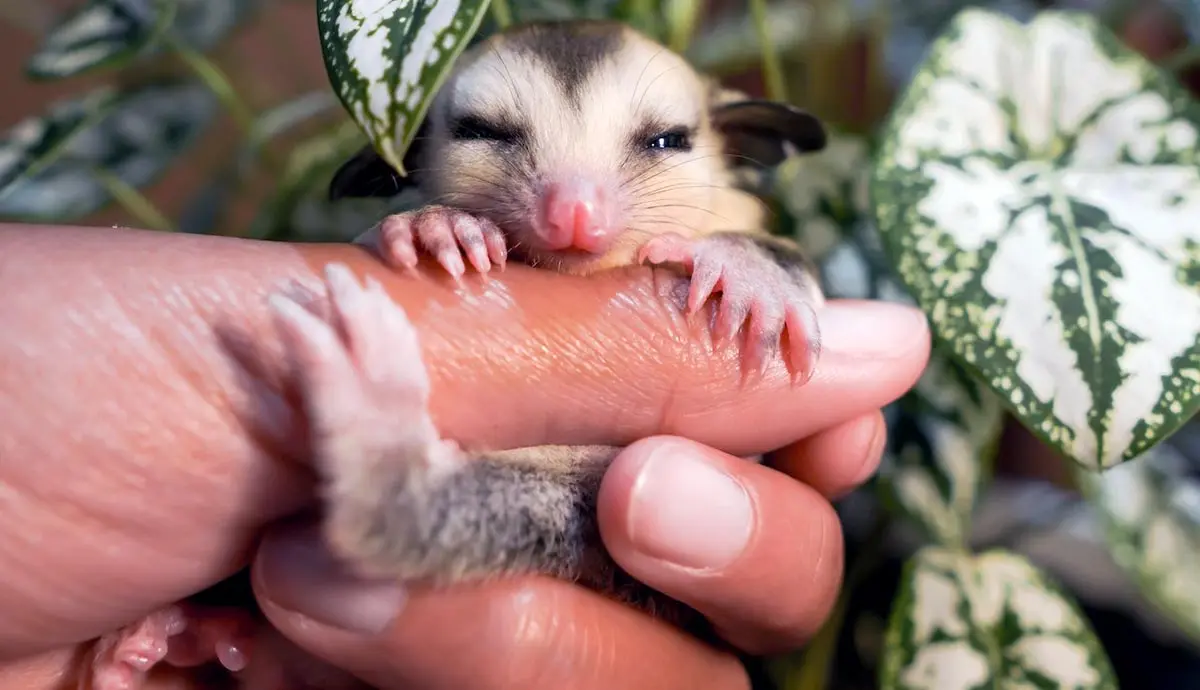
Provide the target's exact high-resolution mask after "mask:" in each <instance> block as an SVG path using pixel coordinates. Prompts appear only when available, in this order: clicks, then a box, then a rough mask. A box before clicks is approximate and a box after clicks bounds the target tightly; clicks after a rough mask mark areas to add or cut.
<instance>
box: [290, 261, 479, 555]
mask: <svg viewBox="0 0 1200 690" xmlns="http://www.w3.org/2000/svg"><path fill="white" fill-rule="evenodd" d="M325 281H326V285H327V288H328V291H329V297H330V300H329V301H330V309H331V312H332V314H331V317H330V319H329V320H328V321H326V320H323V319H321V318H319V317H318V316H316V315H315V314H313V313H312V312H310V311H308V310H307V309H305V308H304V307H303V306H301V305H300V304H299V303H297V302H295V301H293V300H292V299H291V298H290V297H288V296H286V295H285V294H284V293H280V294H277V295H274V296H272V298H271V305H272V307H273V308H274V310H275V313H276V316H277V318H278V321H279V324H280V326H281V329H282V331H283V333H284V335H285V340H286V344H287V346H288V349H289V350H290V353H291V356H292V357H293V358H294V359H295V361H296V364H297V365H298V366H297V373H298V374H299V377H300V381H301V398H302V400H303V404H304V406H305V409H306V410H307V413H308V417H309V424H310V428H311V429H312V433H313V442H312V446H313V449H314V452H315V454H316V464H317V466H318V468H319V469H320V470H321V472H322V474H323V476H324V479H325V480H326V482H327V485H328V491H327V493H326V499H327V501H328V502H329V503H330V507H329V511H328V515H327V523H326V536H327V538H328V539H329V541H330V543H331V546H332V547H333V548H334V550H335V552H336V553H337V554H338V555H339V556H342V557H344V558H346V559H347V560H351V561H354V562H355V565H356V566H358V567H359V568H360V570H363V571H364V572H365V571H368V570H372V569H376V568H380V567H381V568H383V569H384V570H388V569H389V568H392V567H394V566H393V562H392V561H389V560H387V558H390V557H388V556H381V555H380V553H381V549H382V550H386V549H388V548H390V547H391V546H392V544H390V543H387V542H386V541H385V540H386V539H388V538H390V537H391V536H392V534H391V530H380V529H379V522H378V520H376V519H375V518H376V513H374V512H371V511H372V510H374V508H375V507H376V506H378V505H382V504H387V503H388V502H390V501H394V500H395V499H396V498H397V495H396V493H395V491H398V490H399V489H397V487H403V486H404V485H405V477H406V475H405V472H406V471H407V470H408V469H409V468H413V467H415V468H420V469H423V470H428V471H430V472H435V473H436V472H438V471H440V470H446V469H454V468H457V467H458V466H459V465H460V463H461V457H462V456H461V453H460V449H459V447H458V445H457V444H456V443H454V442H452V441H445V440H442V439H441V437H440V436H439V435H438V432H437V429H436V427H435V426H434V423H433V420H432V417H431V416H430V413H429V408H428V403H429V394H430V382H429V374H428V371H427V369H426V368H425V364H424V361H423V359H422V356H421V348H420V343H419V342H418V339H417V331H416V328H415V327H414V326H413V324H412V322H411V321H409V319H408V316H407V315H406V314H405V313H404V310H403V309H402V308H401V307H400V306H399V305H397V304H396V303H394V302H393V301H392V300H391V298H389V297H388V295H387V293H385V292H384V291H383V287H382V286H381V285H380V284H379V283H378V282H376V281H374V280H372V279H370V278H368V279H367V281H366V286H365V287H363V286H361V285H360V284H359V283H358V281H357V280H356V279H355V277H354V275H353V274H352V273H351V272H350V269H349V268H347V267H346V266H345V265H342V264H330V265H329V266H327V267H326V269H325ZM364 505H365V506H369V507H367V508H364ZM381 560H382V561H383V562H382V565H381V564H380V562H381Z"/></svg>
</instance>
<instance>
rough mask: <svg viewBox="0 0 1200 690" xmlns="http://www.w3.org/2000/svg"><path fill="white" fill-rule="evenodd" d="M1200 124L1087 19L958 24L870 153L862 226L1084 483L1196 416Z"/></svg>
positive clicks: (1191, 107) (1045, 16)
mask: <svg viewBox="0 0 1200 690" xmlns="http://www.w3.org/2000/svg"><path fill="white" fill-rule="evenodd" d="M1197 122H1200V105H1198V104H1196V103H1195V102H1194V101H1193V100H1192V99H1191V98H1190V97H1189V96H1188V94H1187V93H1186V92H1185V91H1184V90H1183V89H1182V88H1181V87H1180V86H1179V85H1178V84H1177V83H1175V82H1174V81H1172V79H1171V78H1170V77H1168V76H1167V75H1166V74H1165V73H1164V72H1162V71H1161V70H1159V69H1158V68H1156V67H1154V66H1153V65H1151V64H1150V63H1148V62H1146V61H1145V60H1144V59H1143V58H1141V57H1140V56H1139V55H1137V54H1135V53H1133V52H1132V51H1130V50H1128V49H1126V48H1124V47H1123V46H1122V45H1120V43H1119V42H1118V41H1117V39H1116V38H1115V37H1114V36H1113V35H1112V34H1110V33H1109V32H1108V31H1107V30H1106V29H1105V28H1104V27H1102V26H1101V25H1100V24H1099V23H1098V22H1097V21H1096V20H1094V19H1093V18H1091V17H1090V16H1088V15H1085V14H1079V13H1073V12H1051V11H1048V12H1043V13H1041V14H1040V15H1039V16H1038V18H1037V19H1036V20H1034V21H1033V22H1031V23H1029V24H1018V23H1016V22H1014V21H1012V20H1010V19H1007V18H1005V17H1003V16H1000V15H998V14H995V13H992V12H987V11H982V10H975V9H972V10H966V11H964V12H962V13H960V14H958V15H957V17H956V19H955V20H954V21H953V22H952V23H951V25H950V26H949V28H948V29H947V31H946V33H945V34H944V35H943V36H942V37H941V38H939V39H938V40H937V41H936V42H935V44H934V45H933V46H932V48H931V50H930V54H929V56H928V57H927V58H926V60H925V62H924V63H923V65H922V66H921V68H920V70H919V71H918V74H917V75H916V76H915V77H914V78H913V81H912V83H911V84H910V85H909V87H908V89H907V90H906V92H905V93H904V95H903V96H902V98H901V100H900V102H899V103H898V104H897V106H896V109H895V110H894V112H893V115H892V119H891V121H890V123H889V124H888V125H887V126H886V128H885V132H884V136H883V138H882V141H881V144H880V149H879V153H878V156H877V159H876V163H875V168H874V172H873V177H872V184H871V189H872V201H873V205H874V212H875V216H876V219H877V222H878V225H879V228H880V231H881V234H882V236H883V238H884V242H885V245H886V247H887V250H888V252H889V254H890V256H891V257H892V258H893V262H894V265H895V266H896V268H897V273H898V275H899V276H900V278H901V279H902V281H903V282H904V284H905V285H906V286H907V287H908V288H909V290H910V292H911V293H912V294H913V296H914V297H915V298H916V300H917V302H918V303H919V304H920V305H921V307H922V308H923V309H924V310H925V311H926V313H928V314H929V317H930V321H931V323H932V326H933V328H934V331H935V333H936V335H937V336H939V338H940V339H941V340H943V341H945V342H946V343H948V344H949V348H950V350H951V351H952V352H953V354H954V355H955V356H956V357H958V358H960V359H961V360H962V361H963V362H965V363H966V364H967V365H968V366H969V367H971V368H972V369H974V370H976V371H978V372H979V373H980V374H981V375H982V377H983V379H984V380H985V381H986V382H987V383H988V384H989V385H990V386H991V387H992V388H993V389H994V390H995V391H996V392H997V393H998V394H999V395H1000V396H1001V398H1002V399H1003V400H1005V401H1006V402H1007V404H1008V406H1010V407H1011V408H1012V409H1013V410H1014V411H1015V413H1016V414H1017V415H1018V417H1019V418H1020V419H1021V420H1022V422H1023V423H1024V424H1025V425H1026V426H1027V427H1029V429H1030V430H1031V431H1033V432H1034V433H1035V434H1037V435H1038V436H1040V437H1042V438H1043V439H1044V440H1045V441H1047V442H1048V443H1050V445H1051V446H1053V447H1055V448H1057V449H1059V450H1060V451H1061V452H1062V453H1063V454H1065V455H1067V456H1068V457H1070V458H1072V459H1074V460H1075V461H1076V462H1078V463H1079V464H1080V465H1082V466H1084V467H1087V468H1090V469H1101V468H1107V467H1112V466H1113V465H1116V464H1118V463H1120V462H1122V461H1124V460H1128V459H1130V458H1133V457H1136V456H1137V455H1139V454H1141V453H1143V452H1145V451H1146V450H1147V449H1149V448H1150V447H1152V446H1153V445H1154V444H1156V443H1158V442H1159V441H1161V440H1163V439H1164V438H1166V437H1167V436H1169V435H1170V434H1171V433H1172V432H1173V431H1174V430H1175V429H1177V428H1179V426H1180V425H1181V424H1182V423H1183V422H1184V420H1186V419H1188V418H1189V417H1191V416H1192V415H1193V414H1195V412H1196V411H1197V408H1198V407H1200V395H1197V393H1198V392H1200V385H1197V384H1198V382H1200V224H1197V223H1195V222H1193V220H1194V218H1195V217H1196V215H1197V214H1198V213H1200V164H1198V161H1200V149H1198V148H1197ZM1168 305H1169V306H1168ZM1164 308H1166V309H1169V310H1170V311H1169V316H1167V314H1168V312H1166V311H1164Z"/></svg>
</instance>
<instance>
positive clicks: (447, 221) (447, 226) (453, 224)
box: [355, 206, 508, 280]
mask: <svg viewBox="0 0 1200 690" xmlns="http://www.w3.org/2000/svg"><path fill="white" fill-rule="evenodd" d="M355 242H357V243H359V244H364V245H367V246H369V247H371V248H372V249H374V250H375V251H377V252H378V253H379V254H380V255H381V256H382V257H383V259H384V261H385V262H387V263H388V264H389V265H391V266H397V267H404V268H409V269H412V268H416V266H417V262H418V254H417V252H418V251H419V250H423V251H425V252H427V253H429V254H431V255H432V256H433V257H435V258H436V259H437V260H438V263H439V264H441V266H442V268H444V269H446V272H447V273H449V274H450V275H451V276H453V277H454V278H455V280H457V279H459V278H461V277H462V276H463V274H464V273H465V272H466V265H465V264H464V263H463V256H464V254H465V255H466V259H467V261H469V262H470V264H471V266H473V267H474V268H475V270H477V271H479V272H480V273H484V274H486V273H488V272H489V271H490V270H491V268H492V266H493V265H495V266H497V267H499V268H501V269H503V268H504V263H505V258H506V257H507V254H508V245H507V243H506V241H505V239H504V234H503V233H501V232H500V228H498V227H496V224H495V223H493V222H492V221H490V220H488V219H487V218H483V217H481V216H476V215H473V214H471V213H468V212H466V211H462V210H459V209H454V208H448V207H446V206H428V207H426V208H422V209H418V210H416V211H409V212H407V213H398V214H395V215H391V216H388V217H387V218H384V219H383V220H382V221H380V222H379V224H378V225H376V226H375V227H373V228H371V229H370V230H368V231H367V232H366V233H364V234H363V235H361V236H360V237H358V238H357V239H356V240H355Z"/></svg>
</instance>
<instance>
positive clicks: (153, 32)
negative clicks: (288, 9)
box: [25, 0, 254, 79]
mask: <svg viewBox="0 0 1200 690" xmlns="http://www.w3.org/2000/svg"><path fill="white" fill-rule="evenodd" d="M253 4H254V3H253V2H252V0H90V2H87V3H85V4H84V5H81V6H80V7H79V8H78V9H76V10H74V11H73V12H71V13H70V14H68V15H67V16H66V17H65V18H64V19H63V20H62V21H61V22H60V23H59V24H58V25H57V26H55V27H54V28H53V29H52V30H51V31H50V32H49V33H48V34H47V35H46V37H45V38H44V39H43V40H42V44H41V46H40V47H39V48H38V49H37V51H35V52H34V54H33V55H32V56H31V57H30V58H29V60H28V62H27V63H26V68H25V69H26V72H27V73H28V74H29V75H30V76H31V77H33V78H35V79H63V78H65V77H70V76H75V75H78V74H83V73H85V72H89V71H92V70H96V69H101V68H106V67H113V66H116V65H120V64H122V63H126V62H128V61H131V60H134V59H145V58H147V57H149V56H151V55H155V54H158V53H159V52H161V51H160V47H158V46H157V45H156V40H157V39H158V38H159V37H161V36H162V35H164V34H165V33H166V32H167V31H171V32H173V33H175V34H178V36H179V37H180V38H181V39H182V40H183V41H185V42H187V43H189V44H190V45H192V46H193V47H194V48H197V49H201V50H203V49H206V48H208V47H210V46H211V45H213V44H214V43H216V41H217V40H219V39H220V38H222V37H223V36H224V35H225V34H227V33H228V32H229V30H230V29H232V28H233V27H234V26H235V25H236V24H237V23H238V22H239V21H241V20H242V19H243V18H244V17H245V16H246V15H247V14H248V12H249V10H250V9H251V8H252V7H253Z"/></svg>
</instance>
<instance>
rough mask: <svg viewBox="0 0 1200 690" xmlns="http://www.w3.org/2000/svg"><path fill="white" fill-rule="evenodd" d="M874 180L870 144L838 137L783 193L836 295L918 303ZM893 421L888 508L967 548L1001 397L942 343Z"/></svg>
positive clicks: (802, 165)
mask: <svg viewBox="0 0 1200 690" xmlns="http://www.w3.org/2000/svg"><path fill="white" fill-rule="evenodd" d="M869 175H870V150H869V145H868V142H866V141H865V140H863V139H861V138H859V137H853V136H845V135H840V134H834V135H831V137H830V140H829V143H828V145H827V146H826V148H825V150H823V151H821V152H819V153H817V154H810V155H805V156H803V157H798V158H793V159H789V160H788V161H786V162H785V163H784V165H783V166H781V168H780V170H779V174H778V179H777V196H778V198H779V199H780V201H781V204H782V206H783V207H784V209H785V211H786V213H785V217H787V218H788V219H789V220H790V224H791V225H792V226H793V228H792V233H793V234H794V236H795V237H797V239H798V240H799V241H800V244H801V246H802V247H803V248H804V250H805V252H806V253H807V254H808V255H809V256H810V257H812V258H813V260H814V261H815V262H816V263H817V266H818V269H819V270H820V272H821V284H822V288H823V289H824V290H825V292H826V294H827V295H829V296H830V297H833V298H850V299H879V300H885V301H889V302H899V303H902V304H913V300H912V298H911V297H910V296H909V295H908V293H907V292H906V291H905V289H904V286H903V285H901V284H900V282H899V281H898V280H897V279H896V278H895V276H894V274H893V272H892V271H891V268H890V266H889V265H888V262H887V258H886V256H885V255H884V252H883V248H882V246H881V244H880V239H879V235H878V232H877V230H876V229H875V225H874V222H873V221H872V220H871V218H870V209H869V206H868V201H867V193H866V191H867V179H868V177H869ZM884 416H885V419H886V420H887V425H888V446H887V450H886V451H885V453H884V458H883V464H882V466H881V468H880V472H879V474H878V475H876V476H877V480H878V488H879V489H880V491H881V492H882V494H883V498H884V501H885V503H886V505H887V506H888V507H889V508H890V509H892V510H894V511H898V512H899V513H900V514H901V515H904V516H905V517H907V518H909V519H910V520H911V521H913V522H914V523H915V524H916V526H917V527H919V528H920V529H922V530H923V531H924V532H925V534H926V536H928V537H929V538H930V539H932V540H934V541H935V542H937V543H939V544H942V545H944V546H948V547H953V546H961V545H963V544H964V543H966V539H967V535H968V533H969V531H970V525H971V516H972V513H973V511H974V508H975V502H976V498H977V497H978V495H979V492H980V491H981V490H982V488H983V486H984V484H985V483H986V481H987V480H988V479H989V478H990V476H991V459H992V454H993V450H994V447H995V445H996V442H997V441H998V439H999V436H1000V431H1001V429H1002V423H1003V420H1004V410H1003V407H1002V405H1001V404H1000V401H999V399H998V398H997V397H996V396H995V394H993V393H992V392H991V390H989V389H988V388H987V386H985V385H983V384H982V383H981V382H979V381H978V380H977V379H976V378H975V377H974V376H972V375H971V374H970V373H969V372H968V371H967V370H966V369H964V368H963V367H962V366H961V365H959V364H958V363H957V362H956V361H954V359H953V358H951V357H950V356H949V355H948V353H946V352H944V351H942V350H941V349H940V348H937V347H936V346H935V348H934V350H933V353H932V355H931V357H930V360H929V364H928V366H927V367H926V369H925V372H924V374H923V375H922V376H921V378H920V379H919V380H918V381H917V384H916V386H914V388H913V389H912V390H911V391H909V392H908V393H907V394H906V395H904V396H903V397H902V398H901V399H900V400H898V401H896V402H895V403H893V404H892V405H889V406H888V407H887V408H885V410H884Z"/></svg>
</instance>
